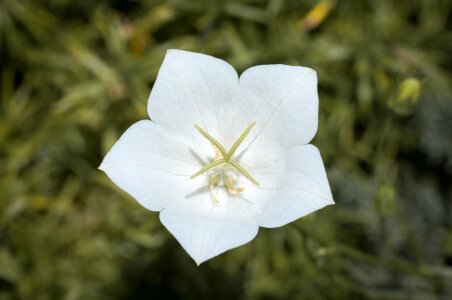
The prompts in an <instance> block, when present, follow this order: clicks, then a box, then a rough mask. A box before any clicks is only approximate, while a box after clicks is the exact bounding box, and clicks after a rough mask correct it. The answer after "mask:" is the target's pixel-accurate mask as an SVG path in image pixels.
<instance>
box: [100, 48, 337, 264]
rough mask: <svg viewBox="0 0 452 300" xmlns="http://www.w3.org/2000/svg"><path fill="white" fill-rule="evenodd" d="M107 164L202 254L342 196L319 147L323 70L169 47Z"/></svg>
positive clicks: (205, 255)
mask: <svg viewBox="0 0 452 300" xmlns="http://www.w3.org/2000/svg"><path fill="white" fill-rule="evenodd" d="M148 113H149V115H150V117H151V119H152V121H150V120H143V121H139V122H137V123H135V124H134V125H132V126H131V127H130V128H129V129H128V130H127V131H126V132H125V133H124V134H123V135H122V136H121V138H120V139H119V140H118V142H117V143H116V144H115V145H114V146H113V147H112V149H111V150H110V152H109V153H108V154H107V156H106V157H105V159H104V161H103V162H102V164H101V166H100V167H99V168H100V169H101V170H103V171H104V172H105V173H107V175H108V176H109V177H110V178H111V180H112V181H113V182H115V183H116V184H117V185H118V186H119V187H121V188H122V189H123V190H125V191H126V192H128V193H129V194H130V195H132V196H133V197H134V198H135V199H136V200H137V201H138V202H139V203H140V204H141V205H143V206H144V207H145V208H147V209H149V210H152V211H159V212H160V220H161V222H162V223H163V225H164V226H165V227H166V228H167V229H168V230H169V231H170V232H171V233H172V234H173V235H174V236H175V237H176V239H177V240H178V241H179V243H180V244H181V245H182V247H184V249H185V250H186V251H187V252H188V254H190V256H191V257H192V258H193V259H194V260H195V261H196V263H197V264H200V263H202V262H204V261H206V260H208V259H210V258H212V257H214V256H217V255H219V254H221V253H223V252H225V251H227V250H229V249H232V248H234V247H238V246H240V245H243V244H245V243H248V242H249V241H251V240H252V239H253V238H254V237H255V236H256V234H257V232H258V229H259V226H262V227H278V226H283V225H285V224H287V223H289V222H292V221H294V220H296V219H298V218H300V217H302V216H305V215H307V214H309V213H311V212H313V211H315V210H317V209H320V208H322V207H324V206H326V205H330V204H334V201H333V198H332V195H331V191H330V187H329V184H328V179H327V177H326V173H325V168H324V166H323V162H322V159H321V157H320V154H319V151H318V150H317V148H316V147H315V146H313V145H310V144H308V143H309V142H310V141H311V139H312V138H313V137H314V135H315V133H316V131H317V118H318V117H317V115H318V96H317V76H316V73H315V71H314V70H312V69H309V68H304V67H294V66H286V65H262V66H256V67H252V68H250V69H248V70H246V71H245V72H244V73H243V74H242V75H241V76H240V78H239V77H238V75H237V73H236V71H235V70H234V69H233V68H232V67H231V66H230V65H229V64H228V63H226V62H225V61H223V60H220V59H217V58H214V57H211V56H208V55H204V54H198V53H192V52H187V51H180V50H169V51H168V52H167V54H166V57H165V60H164V62H163V65H162V67H161V69H160V71H159V74H158V77H157V80H156V82H155V85H154V88H153V90H152V92H151V95H150V97H149V103H148Z"/></svg>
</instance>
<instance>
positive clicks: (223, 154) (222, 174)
mask: <svg viewBox="0 0 452 300" xmlns="http://www.w3.org/2000/svg"><path fill="white" fill-rule="evenodd" d="M255 125H256V122H252V123H251V124H250V125H249V126H248V127H247V128H246V129H245V131H243V133H242V134H241V135H240V137H239V138H238V139H237V140H236V141H235V143H234V144H233V145H232V147H231V149H230V150H229V151H226V149H225V148H224V147H223V145H222V144H221V143H220V142H219V141H218V140H216V139H215V138H214V137H212V136H211V135H210V134H209V133H207V131H205V130H204V129H202V128H201V127H199V126H198V125H196V124H195V128H196V129H197V130H198V131H199V133H201V134H202V135H203V136H204V137H205V138H206V139H207V140H209V141H210V142H211V143H212V147H213V149H214V151H215V158H214V160H213V161H211V162H210V163H208V164H207V165H205V166H204V167H203V168H201V169H200V170H199V171H198V172H196V173H195V174H193V175H192V176H191V177H190V178H191V179H193V178H195V177H197V176H199V175H201V174H203V173H205V172H207V171H210V170H216V171H217V172H213V173H212V175H211V176H210V180H209V186H210V194H211V196H212V199H213V201H214V202H215V203H217V204H218V203H219V201H218V199H217V197H216V196H215V188H216V187H217V186H221V185H223V186H224V187H225V188H226V189H227V191H228V192H229V193H230V194H231V195H237V194H240V193H241V192H242V191H243V190H244V189H245V188H244V187H235V180H234V178H233V177H232V176H231V175H228V174H229V173H230V172H229V171H230V170H231V169H233V170H235V171H237V172H238V173H239V174H241V175H243V176H245V177H246V178H247V179H248V180H249V181H251V182H252V183H254V184H255V185H257V186H258V185H259V182H258V181H257V180H256V179H254V178H253V177H252V176H251V175H250V173H248V171H246V170H245V169H244V168H243V167H242V166H241V165H240V164H239V163H238V162H237V161H236V160H234V159H233V158H232V156H233V155H234V153H235V152H236V150H237V148H238V147H239V146H240V144H242V142H243V141H244V140H245V138H246V137H247V136H248V134H249V133H250V131H251V129H253V127H254V126H255Z"/></svg>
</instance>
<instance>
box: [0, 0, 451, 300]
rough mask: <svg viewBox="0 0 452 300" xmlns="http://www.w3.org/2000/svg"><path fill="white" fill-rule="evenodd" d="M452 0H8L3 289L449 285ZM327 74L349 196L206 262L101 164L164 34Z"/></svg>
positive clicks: (298, 291) (230, 57) (126, 121)
mask: <svg viewBox="0 0 452 300" xmlns="http://www.w3.org/2000/svg"><path fill="white" fill-rule="evenodd" d="M451 40H452V1H448V0H443V1H441V0H425V1H421V0H398V1H391V0H368V1H364V0H362V1H346V0H342V1H333V0H321V1H319V0H309V1H291V0H230V1H226V0H224V1H221V0H191V1H183V0H171V1H160V0H159V1H157V0H151V1H144V0H143V1H138V0H137V1H125V0H116V1H107V0H98V1H84V0H47V1H45V0H2V1H0V41H1V44H0V49H1V53H0V59H1V63H0V76H1V80H0V97H1V103H0V198H1V200H0V299H38V300H39V299H65V300H71V299H150V298H153V299H177V298H181V299H364V298H365V299H452V200H451V199H452V188H451V182H452V181H451V179H452V103H451V102H452V91H451V86H452V85H451V83H452V78H451V75H452V73H451V70H452V56H451V53H452V43H451ZM168 48H178V49H186V50H193V51H197V52H203V53H207V54H211V55H214V56H217V57H221V58H223V59H225V60H227V61H229V62H230V63H231V64H232V65H233V66H234V67H236V68H237V69H238V70H239V71H240V72H242V71H243V70H245V69H246V68H248V67H250V66H253V65H257V64H267V63H285V64H293V65H303V66H309V67H312V68H314V69H316V70H317V71H318V76H319V91H320V101H321V102H320V123H319V131H318V134H317V136H316V138H315V140H314V141H313V143H314V144H316V145H317V146H318V147H319V148H320V150H321V153H322V155H323V157H324V160H325V163H326V165H327V169H328V170H327V171H328V176H329V179H330V181H331V184H332V187H333V195H334V197H335V200H336V203H337V205H335V206H332V207H328V208H326V209H323V210H321V211H319V212H317V213H315V214H312V215H310V216H308V217H305V218H303V219H301V220H299V221H297V222H294V223H292V224H290V225H288V226H285V227H283V228H278V229H273V230H267V229H261V230H260V234H259V235H258V237H257V238H256V239H255V240H254V241H252V242H251V243H249V244H247V245H246V246H243V247H240V248H238V249H235V250H233V251H229V252H227V253H226V254H224V255H221V256H220V257H218V258H215V259H213V260H211V261H208V262H207V263H205V264H203V265H202V266H201V267H199V268H198V267H196V265H195V264H194V263H193V261H191V259H190V258H189V257H188V255H187V254H186V253H185V252H184V251H183V250H182V248H181V247H180V246H179V245H178V244H177V242H176V241H175V240H174V238H173V237H172V236H170V235H169V233H168V232H167V231H166V230H165V229H164V228H163V226H161V225H160V223H159V221H158V214H156V213H152V212H149V211H147V210H145V209H143V208H142V207H140V206H139V205H138V204H137V203H136V202H135V201H134V200H133V199H132V198H131V197H130V196H128V195H127V194H125V193H124V192H122V191H120V190H119V189H118V188H117V187H116V186H115V185H114V184H113V183H111V182H110V181H109V180H108V178H107V177H106V176H105V175H104V174H103V173H101V172H100V171H98V170H97V166H98V165H99V163H100V162H101V160H102V157H103V156H104V155H105V153H106V152H107V151H108V149H109V147H110V146H111V145H112V144H113V143H114V142H115V140H116V139H117V138H118V137H119V135H120V134H121V133H122V132H123V131H124V130H125V129H126V128H127V127H128V126H130V125H131V124H133V123H134V122H136V121H137V120H140V119H144V118H147V115H146V102H147V97H148V94H149V92H150V89H151V87H152V83H153V81H154V80H155V78H156V75H157V72H158V69H159V66H160V64H161V62H162V59H163V56H164V54H165V51H166V49H168Z"/></svg>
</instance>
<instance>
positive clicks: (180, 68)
mask: <svg viewBox="0 0 452 300" xmlns="http://www.w3.org/2000/svg"><path fill="white" fill-rule="evenodd" d="M237 93H238V75H237V72H236V71H235V70H234V68H233V67H232V66H231V65H229V64H228V63H227V62H225V61H223V60H220V59H218V58H215V57H212V56H209V55H205V54H200V53H193V52H188V51H182V50H168V52H167V54H166V56H165V59H164V61H163V64H162V66H161V68H160V71H159V74H158V76H157V80H156V82H155V84H154V87H153V89H152V92H151V95H150V97H149V103H148V113H149V115H150V117H151V119H152V120H153V121H154V122H155V123H157V124H159V125H161V126H162V127H164V128H165V130H167V131H168V132H169V133H172V134H174V135H178V136H183V137H185V138H186V139H187V140H190V141H192V142H193V141H195V142H196V143H198V144H200V145H207V146H209V143H206V141H205V140H204V139H203V137H202V136H201V135H200V134H199V133H198V132H197V131H196V130H195V129H194V128H193V125H194V124H197V125H199V126H200V127H201V128H203V129H204V130H206V131H207V132H209V133H210V134H211V135H212V136H214V137H216V138H218V139H220V140H221V139H222V134H223V133H224V132H226V131H227V128H224V129H223V128H222V125H224V122H223V121H222V120H223V119H225V118H226V117H227V116H226V114H224V113H223V111H224V107H225V106H227V105H229V104H230V102H231V100H232V98H234V97H236V96H237ZM201 148H203V147H201ZM205 151H206V152H207V153H210V152H211V151H212V149H211V148H209V147H207V148H206V149H205Z"/></svg>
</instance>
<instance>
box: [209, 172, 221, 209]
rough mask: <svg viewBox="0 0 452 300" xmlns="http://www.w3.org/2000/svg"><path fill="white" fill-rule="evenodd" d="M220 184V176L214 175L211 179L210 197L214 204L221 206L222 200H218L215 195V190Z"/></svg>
mask: <svg viewBox="0 0 452 300" xmlns="http://www.w3.org/2000/svg"><path fill="white" fill-rule="evenodd" d="M217 183H218V175H214V176H212V177H210V183H209V185H210V197H211V198H212V200H213V202H214V203H215V204H216V205H220V200H218V198H217V196H216V195H215V190H214V188H215V187H216V186H217Z"/></svg>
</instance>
